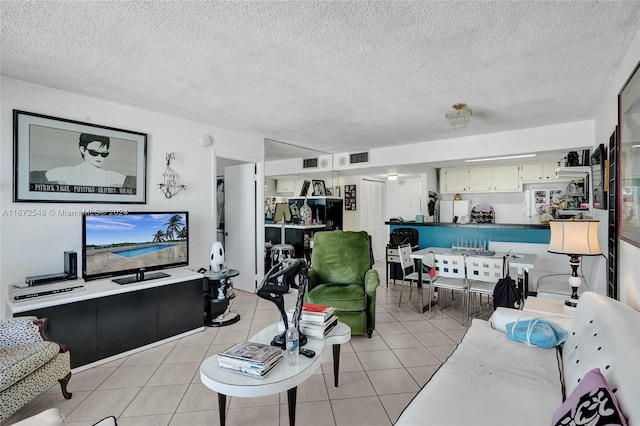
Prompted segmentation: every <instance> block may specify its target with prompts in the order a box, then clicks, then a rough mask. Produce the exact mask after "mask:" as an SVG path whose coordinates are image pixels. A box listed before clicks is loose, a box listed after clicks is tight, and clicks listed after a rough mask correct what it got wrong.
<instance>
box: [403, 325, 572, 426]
mask: <svg viewBox="0 0 640 426" xmlns="http://www.w3.org/2000/svg"><path fill="white" fill-rule="evenodd" d="M560 404H562V384H561V382H560V367H559V360H558V357H557V351H556V350H555V349H542V348H538V347H532V346H527V345H525V344H523V343H519V342H514V341H511V340H509V339H507V337H506V335H505V334H504V333H501V332H500V331H497V330H494V329H493V328H492V327H491V324H490V323H489V322H487V321H483V320H478V319H474V320H473V322H472V325H471V327H470V328H469V330H468V331H467V333H466V334H465V336H464V339H463V340H462V342H461V343H460V345H458V348H457V349H456V350H455V351H454V352H453V354H452V355H451V356H450V357H449V359H448V360H447V361H446V362H445V363H444V364H443V365H442V366H441V367H440V369H439V370H438V371H437V372H436V373H435V374H434V376H433V377H432V378H431V380H430V381H429V382H428V383H427V384H426V385H425V387H424V388H423V389H422V390H421V391H420V392H419V393H418V394H417V395H416V396H415V398H414V400H413V401H412V402H411V404H409V405H408V406H407V408H405V410H404V412H403V413H402V414H401V416H400V418H399V419H398V422H397V424H398V425H470V424H473V425H514V424H518V425H541V424H549V422H550V421H551V418H552V416H553V413H554V411H555V409H556V408H558V407H559V406H560Z"/></svg>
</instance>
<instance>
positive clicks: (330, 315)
mask: <svg viewBox="0 0 640 426" xmlns="http://www.w3.org/2000/svg"><path fill="white" fill-rule="evenodd" d="M335 310H336V308H335V307H333V306H325V305H317V304H315V303H308V302H305V303H304V304H303V305H302V314H301V315H300V332H302V334H304V335H305V336H307V337H309V338H312V339H323V338H324V337H325V336H326V335H327V334H329V332H330V331H331V330H333V328H334V327H335V326H336V325H337V324H338V317H337V316H335ZM287 319H288V320H289V321H293V309H290V310H289V311H287Z"/></svg>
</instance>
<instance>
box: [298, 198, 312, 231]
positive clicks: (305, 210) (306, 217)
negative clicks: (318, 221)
mask: <svg viewBox="0 0 640 426" xmlns="http://www.w3.org/2000/svg"><path fill="white" fill-rule="evenodd" d="M312 216H313V215H312V214H311V207H309V205H308V204H307V199H306V198H305V199H304V204H303V205H302V207H300V217H301V218H302V221H303V222H304V224H305V225H311V217H312Z"/></svg>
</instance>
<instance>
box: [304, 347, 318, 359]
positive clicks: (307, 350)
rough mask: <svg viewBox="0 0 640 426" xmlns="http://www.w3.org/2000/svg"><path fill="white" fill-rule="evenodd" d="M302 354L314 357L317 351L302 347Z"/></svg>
mask: <svg viewBox="0 0 640 426" xmlns="http://www.w3.org/2000/svg"><path fill="white" fill-rule="evenodd" d="M300 355H304V356H306V357H307V358H313V357H314V356H316V353H315V352H314V351H312V350H311V349H305V348H300Z"/></svg>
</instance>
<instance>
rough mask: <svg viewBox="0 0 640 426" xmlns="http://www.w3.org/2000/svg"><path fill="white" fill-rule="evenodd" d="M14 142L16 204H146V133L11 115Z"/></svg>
mask: <svg viewBox="0 0 640 426" xmlns="http://www.w3.org/2000/svg"><path fill="white" fill-rule="evenodd" d="M13 138H14V141H13V142H14V144H13V201H15V202H58V203H136V204H144V203H145V202H146V171H147V134H146V133H139V132H132V131H129V130H122V129H116V128H113V127H106V126H99V125H96V124H89V123H82V122H79V121H73V120H67V119H64V118H57V117H51V116H46V115H41V114H35V113H31V112H25V111H18V110H13Z"/></svg>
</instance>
